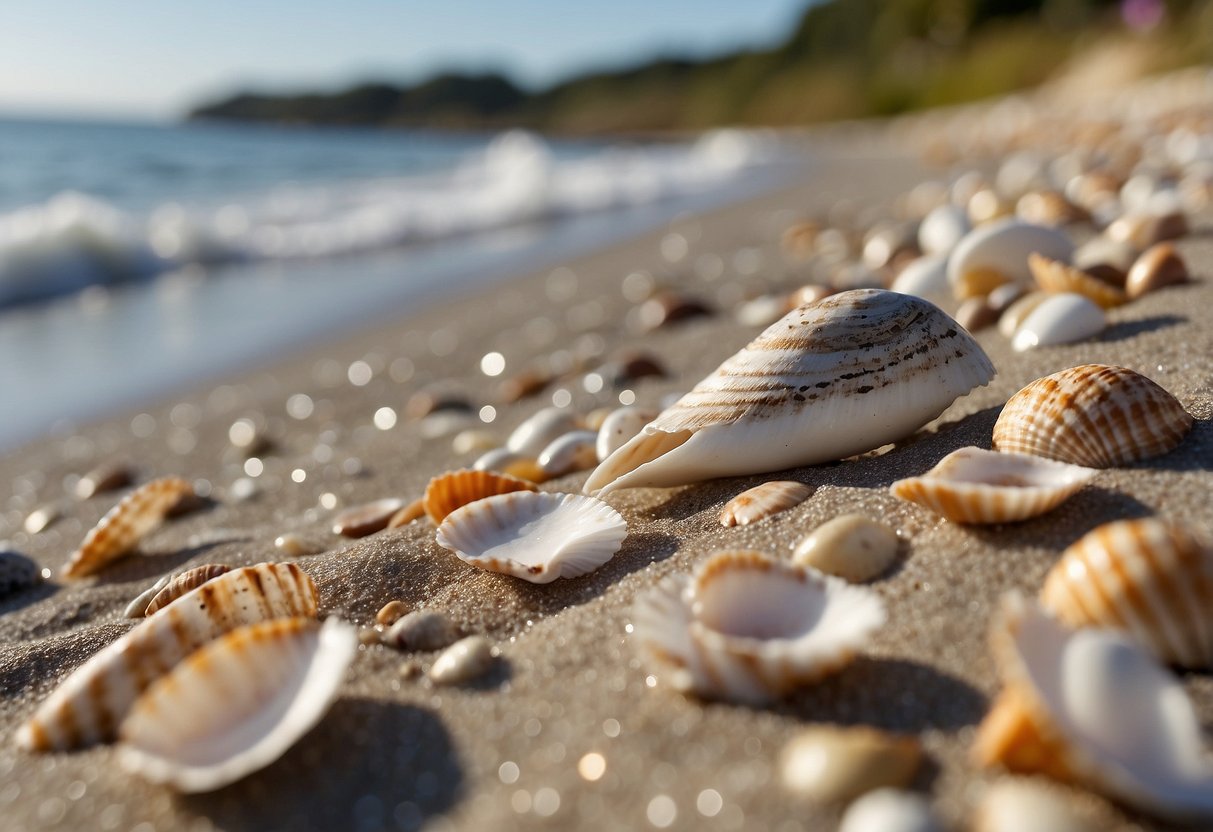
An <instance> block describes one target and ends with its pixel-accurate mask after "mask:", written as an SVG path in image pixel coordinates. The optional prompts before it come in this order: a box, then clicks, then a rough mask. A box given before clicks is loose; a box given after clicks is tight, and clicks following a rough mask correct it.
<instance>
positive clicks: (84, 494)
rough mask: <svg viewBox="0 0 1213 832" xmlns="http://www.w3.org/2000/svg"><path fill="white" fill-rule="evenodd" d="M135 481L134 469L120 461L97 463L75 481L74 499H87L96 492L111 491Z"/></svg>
mask: <svg viewBox="0 0 1213 832" xmlns="http://www.w3.org/2000/svg"><path fill="white" fill-rule="evenodd" d="M134 481H135V471H134V469H133V468H131V467H130V466H129V465H126V464H124V463H120V462H108V463H106V464H104V465H98V466H97V467H96V468H94V469H93V470H91V471H89V472H88V473H87V474H85V475H84V476H83V477H81V478H80V479H79V481H78V482H77V483H76V499H78V500H87V499H89V498H90V497H93V496H95V495H97V494H103V493H105V492H106V491H113V490H115V489H118V488H122V487H123V486H127V485H130V484H131V483H132V482H134Z"/></svg>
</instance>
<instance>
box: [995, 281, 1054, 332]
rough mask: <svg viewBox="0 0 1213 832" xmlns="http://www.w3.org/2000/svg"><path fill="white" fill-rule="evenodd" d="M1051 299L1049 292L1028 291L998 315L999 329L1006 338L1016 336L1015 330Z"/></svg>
mask: <svg viewBox="0 0 1213 832" xmlns="http://www.w3.org/2000/svg"><path fill="white" fill-rule="evenodd" d="M1048 299H1049V293H1048V292H1028V293H1027V294H1025V295H1024V296H1023V297H1021V298H1019V299H1018V300H1016V301H1014V302H1013V303H1012V304H1011V305H1010V306H1008V307H1007V308H1006V309H1004V310H1003V313H1002V314H1001V315H1000V316H999V317H998V331H999V333H1001V334H1002V335H1003V337H1005V338H1014V337H1015V330H1017V329H1019V325H1020V324H1022V323H1023V322H1024V321H1025V320H1026V319H1027V317H1028V316H1029V315H1031V314H1032V311H1033V310H1035V309H1036V307H1038V306H1040V305H1041V304H1042V303H1044V302H1045V301H1046V300H1048Z"/></svg>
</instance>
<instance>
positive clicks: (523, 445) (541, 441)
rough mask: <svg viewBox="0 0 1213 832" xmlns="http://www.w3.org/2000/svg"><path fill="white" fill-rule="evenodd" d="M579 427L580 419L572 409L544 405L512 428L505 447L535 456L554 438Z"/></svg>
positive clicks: (518, 452)
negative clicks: (512, 430)
mask: <svg viewBox="0 0 1213 832" xmlns="http://www.w3.org/2000/svg"><path fill="white" fill-rule="evenodd" d="M579 427H581V419H580V417H579V416H578V415H577V414H576V413H575V412H574V411H572V410H569V409H567V408H563V407H545V408H543V409H542V410H539V411H537V412H536V413H535V414H534V415H532V416H531V417H530V418H528V419H527V420H526V421H524V422H523V423H522V424H520V425H519V426H518V427H516V428H514V432H513V433H511V434H510V436H509V438H508V439H506V441H505V447H506V449H507V450H510V451H513V452H514V453H516V454H521V455H522V456H528V457H533V458H535V457H538V456H539V454H540V453H542V451H543V449H544V448H546V447H547V446H548V445H549V444H551V442H552V441H553V440H554V439H556V438H557V437H560V436H563V435H564V434H566V433H568V432H569V431H571V430H576V429H577V428H579Z"/></svg>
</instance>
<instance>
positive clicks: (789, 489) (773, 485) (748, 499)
mask: <svg viewBox="0 0 1213 832" xmlns="http://www.w3.org/2000/svg"><path fill="white" fill-rule="evenodd" d="M812 493H813V489H812V488H810V487H809V486H807V485H805V484H804V483H802V482H792V481H790V480H773V481H772V482H764V483H763V484H762V485H758V486H755V487H753V488H751V489H749V490H748V491H743V492H741V493H740V494H738V495H737V496H736V497H734V498H733V499H731V500H729V501H728V502H727V503H725V506H724V508H723V509H722V510H721V512H720V525H722V526H746V525H749V524H750V523H756V522H758V521H759V520H763V519H765V518H767V517H770V516H771V515H772V514H778V513H779V512H781V511H787V510H788V509H790V508H794V507H796V506H798V505H800V504H801V503H803V502H804V501H805V500H807V499H809V497H810V496H811V495H812Z"/></svg>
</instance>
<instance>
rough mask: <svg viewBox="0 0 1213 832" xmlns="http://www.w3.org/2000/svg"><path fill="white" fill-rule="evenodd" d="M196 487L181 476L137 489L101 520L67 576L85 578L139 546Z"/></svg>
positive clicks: (67, 568) (68, 567) (74, 556)
mask: <svg viewBox="0 0 1213 832" xmlns="http://www.w3.org/2000/svg"><path fill="white" fill-rule="evenodd" d="M193 492H194V487H193V486H192V485H190V484H189V483H188V482H186V481H185V480H183V479H181V478H180V477H162V478H160V479H158V480H152V481H151V482H149V483H147V484H145V485H143V486H141V487H139V488H137V489H135V490H134V491H132V492H131V493H130V494H128V495H126V497H124V498H123V499H122V502H120V503H118V505H116V506H114V507H113V508H112V509H110V510H109V512H108V513H107V514H106V515H105V516H104V517H102V518H101V520H100V521H99V522H98V523H97V525H96V526H94V527H93V528H92V530H91V531H90V532H89V533H88V534H87V535H86V536H85V538H84V542H83V543H81V544H80V548H79V549H77V550H76V551H75V552H74V553H73V554H72V557H71V560H69V561H68V562H67V565H66V566H64V567H63V572H62V574H63V577H65V578H83V577H84V576H86V575H92V574H93V573H95V572H97V571H99V570H100V569H101V568H102V567H104V566H105V565H106V564H108V563H110V562H112V561H115V560H117V559H118V558H120V557H122V556H123V555H125V554H126V553H127V552H129V551H130V550H131V549H133V548H135V546H137V545H138V543H139V541H140V540H141V539H142V538H143V536H144V535H146V534H147V533H148V532H150V531H152V529H154V528H156V527H157V526H159V525H160V523H161V521H163V520H164V516H165V514H167V513H168V511H169V509H171V508H172V507H173V506H174V505H175V504H176V503H177V501H178V500H180V499H181V498H182V497H184V496H186V495H187V494H192V493H193Z"/></svg>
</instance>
